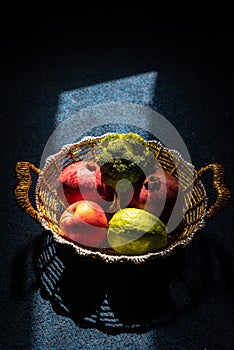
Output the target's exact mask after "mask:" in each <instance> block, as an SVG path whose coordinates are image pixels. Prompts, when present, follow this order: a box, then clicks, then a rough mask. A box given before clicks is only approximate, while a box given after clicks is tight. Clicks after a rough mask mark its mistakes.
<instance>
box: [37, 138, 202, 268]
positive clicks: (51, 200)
mask: <svg viewBox="0 0 234 350" xmlns="http://www.w3.org/2000/svg"><path fill="white" fill-rule="evenodd" d="M102 137H104V136H102ZM102 137H95V138H92V137H87V138H85V139H83V140H82V141H81V142H79V143H75V144H71V145H66V146H64V147H63V148H62V150H61V151H60V152H59V153H57V154H55V155H52V156H50V157H48V159H47V161H46V164H45V167H44V169H43V171H42V172H41V173H40V175H39V179H38V182H37V186H36V204H37V209H38V212H39V214H40V221H41V223H42V225H43V227H44V228H45V229H49V230H50V231H52V233H53V234H54V237H55V239H56V240H57V241H58V242H60V243H63V244H69V245H70V244H71V245H73V246H74V248H75V249H76V250H77V252H78V253H79V254H81V255H91V256H93V257H94V258H95V257H101V258H104V259H105V260H107V261H124V260H134V262H141V261H143V260H145V259H147V258H148V257H157V256H162V255H167V254H169V253H170V251H171V250H172V249H173V248H174V247H175V246H177V245H181V244H187V243H188V242H189V241H190V239H192V236H193V235H194V233H195V232H196V231H197V230H198V229H200V228H202V227H203V226H204V217H205V214H206V202H207V198H206V191H205V189H204V186H203V184H202V182H201V181H200V180H199V178H198V176H197V173H196V171H195V170H194V167H193V166H192V165H191V164H189V163H187V162H185V161H184V160H183V159H182V157H181V155H180V154H179V153H178V152H177V151H174V150H168V149H166V148H165V147H164V146H162V144H161V143H159V142H156V141H148V145H149V146H150V148H151V149H152V151H153V152H154V154H155V157H156V159H157V161H158V162H159V164H160V165H161V167H162V169H163V170H164V171H166V172H168V173H170V174H172V175H173V176H174V177H176V178H179V183H180V186H181V188H182V190H183V194H184V207H183V219H182V221H181V223H180V224H179V226H178V227H177V228H176V229H175V230H174V231H173V232H172V233H170V234H169V236H168V245H167V247H166V248H165V249H164V250H163V251H159V252H156V253H148V254H145V255H142V256H134V257H133V256H120V255H117V254H116V253H115V252H114V251H113V250H112V249H110V248H100V249H98V248H96V249H92V248H90V249H89V248H88V249H87V248H86V247H82V246H79V245H75V244H73V243H71V242H68V241H66V240H65V239H64V238H63V233H62V231H61V229H60V227H59V221H60V217H61V215H62V213H63V212H64V210H65V209H66V204H65V203H63V202H62V201H61V200H60V199H59V198H58V195H57V190H56V183H57V181H56V180H57V178H58V177H59V175H60V174H61V171H62V170H63V169H64V168H65V167H67V166H68V165H70V164H72V163H74V162H79V161H82V160H93V161H95V159H96V156H97V154H98V152H101V148H99V144H100V141H101V139H102Z"/></svg>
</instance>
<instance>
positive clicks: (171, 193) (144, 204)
mask: <svg viewBox="0 0 234 350" xmlns="http://www.w3.org/2000/svg"><path fill="white" fill-rule="evenodd" d="M178 185H179V184H178V180H177V179H176V178H175V177H174V176H172V175H171V174H169V173H167V172H164V171H163V170H161V169H157V170H156V171H155V172H154V173H153V174H150V175H148V176H147V177H146V179H145V181H144V182H143V186H142V189H141V191H140V194H139V196H134V198H133V200H132V201H131V203H130V205H129V207H131V206H132V207H136V208H139V209H144V210H147V211H148V212H150V213H152V214H154V215H156V216H158V217H159V218H160V219H161V220H162V221H163V222H164V224H166V223H167V222H168V220H169V218H170V215H171V213H172V210H173V208H174V206H175V203H176V200H177V196H178Z"/></svg>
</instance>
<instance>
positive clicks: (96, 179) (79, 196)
mask: <svg viewBox="0 0 234 350" xmlns="http://www.w3.org/2000/svg"><path fill="white" fill-rule="evenodd" d="M57 193H58V197H59V198H60V199H62V200H66V201H67V203H68V204H69V205H70V204H72V203H75V202H77V201H79V200H90V201H94V202H96V203H99V204H100V203H102V201H103V200H105V201H111V200H113V189H112V188H111V187H110V186H108V185H106V184H105V183H104V182H103V181H102V179H101V170H100V167H99V166H98V164H97V163H95V162H94V161H85V160H82V161H79V162H76V163H72V164H70V165H68V166H67V167H66V168H64V169H63V170H62V172H61V174H60V176H59V177H58V180H57Z"/></svg>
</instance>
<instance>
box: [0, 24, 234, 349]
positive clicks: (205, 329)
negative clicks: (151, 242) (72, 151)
mask: <svg viewBox="0 0 234 350" xmlns="http://www.w3.org/2000/svg"><path fill="white" fill-rule="evenodd" d="M73 19H74V18H73ZM112 20H113V21H112ZM120 22H121V21H120V19H116V20H114V19H112V18H109V19H108V20H107V19H105V21H102V22H101V23H102V24H100V26H98V23H99V22H98V21H97V20H96V21H93V19H92V20H91V21H90V22H88V25H85V24H86V23H87V22H85V21H82V22H79V24H78V23H77V22H75V21H69V20H68V18H67V21H66V22H63V25H61V18H58V19H56V20H55V19H54V21H53V22H52V23H50V22H49V21H48V22H47V23H45V24H43V23H40V22H35V23H34V21H33V20H30V21H28V23H27V22H24V24H23V25H22V27H20V28H19V30H18V31H12V33H11V34H8V37H7V38H6V37H4V36H3V38H2V39H3V40H2V49H3V53H2V56H1V85H2V86H1V119H0V123H1V142H2V146H1V151H2V153H1V182H2V186H1V187H0V191H1V217H2V219H1V239H0V240H1V244H0V254H1V265H0V271H1V283H0V289H1V290H0V308H1V309H0V311H1V312H0V315H1V316H0V345H1V349H3V350H8V349H9V350H11V349H12V350H14V349H24V350H28V349H43V350H44V349H56V350H62V349H66V350H71V349H129V350H133V349H160V350H164V349H166V350H170V349H179V350H183V349H186V350H187V349H191V350H200V349H203V350H204V349H207V350H209V349H212V350H217V349H225V350H226V349H227V350H229V349H232V348H233V347H234V339H233V321H234V319H233V291H234V290H233V277H234V276H233V251H234V249H233V248H234V246H233V201H232V202H231V203H230V205H229V207H228V208H226V209H225V210H224V211H223V212H222V213H220V214H219V215H218V216H217V217H215V218H213V219H211V220H209V221H208V222H207V227H206V228H205V229H204V230H203V231H202V233H201V234H200V239H199V240H196V241H195V242H194V244H193V245H191V247H189V248H188V249H186V250H185V251H184V252H183V253H182V254H181V255H178V256H177V257H176V258H175V261H174V260H173V261H172V265H173V266H174V270H173V271H172V272H173V273H172V275H173V276H174V273H176V272H178V276H177V279H175V280H174V283H173V284H172V283H171V284H170V285H169V287H168V281H167V278H166V279H165V278H164V277H165V276H164V277H163V278H162V276H161V275H160V274H155V275H153V274H152V272H151V269H152V266H150V267H148V270H147V274H144V272H142V271H136V270H135V271H133V270H132V269H131V268H130V267H126V269H124V270H121V268H117V267H116V268H115V267H113V270H111V269H110V270H109V269H108V271H106V269H105V268H103V269H102V268H99V267H95V269H96V270H95V273H96V275H95V277H96V278H95V279H94V280H93V285H92V286H91V287H90V279H92V278H93V276H92V273H93V270H92V268H91V267H92V266H91V267H90V265H89V264H88V263H87V264H85V263H84V262H82V261H81V262H79V261H73V260H72V258H71V257H69V258H70V260H69V259H68V261H67V260H66V259H67V258H66V257H63V259H64V264H65V265H66V264H67V265H66V266H69V267H67V270H66V273H65V274H64V275H63V281H61V283H60V288H61V295H62V298H63V303H65V304H66V306H67V307H68V308H70V310H72V315H68V314H67V313H66V312H62V310H61V309H59V308H58V305H57V304H56V303H54V302H53V301H54V298H53V296H52V297H51V296H49V295H48V293H46V292H45V291H44V290H43V288H44V285H43V284H41V285H40V283H39V281H40V278H38V277H40V276H38V270H34V268H33V262H35V260H37V257H38V254H39V251H38V250H39V248H40V249H41V244H42V243H43V240H42V237H43V236H42V229H41V227H40V225H39V224H37V223H35V222H34V221H33V220H32V219H31V218H29V217H28V216H27V215H26V214H24V213H23V212H21V211H20V210H19V209H18V207H17V206H16V204H15V201H14V197H13V191H14V188H15V186H16V181H15V174H14V168H15V164H16V162H17V161H19V160H27V161H30V162H32V163H34V164H35V165H36V166H39V164H40V159H41V154H42V152H43V149H44V146H45V144H46V142H47V139H48V137H49V136H50V134H51V133H52V132H53V130H54V128H55V127H56V117H57V118H58V120H57V122H59V121H61V120H62V119H61V118H63V117H66V113H65V114H63V112H66V111H67V109H66V110H64V106H66V105H64V97H66V96H68V101H67V102H66V103H67V106H68V105H69V98H70V97H69V96H71V95H72V96H73V97H74V94H78V96H79V98H80V101H79V102H78V106H80V107H85V106H89V105H93V104H95V103H97V101H98V102H103V101H104V102H105V101H109V100H112V99H113V100H122V99H124V100H125V101H130V102H138V103H142V104H150V105H151V106H153V108H155V109H156V110H157V111H158V112H160V113H161V114H163V115H164V116H165V117H166V118H167V119H168V120H169V121H170V122H171V123H172V124H173V125H174V126H175V127H176V128H177V130H178V131H179V133H180V135H181V136H182V137H183V139H184V141H185V143H186V144H187V146H188V149H189V152H190V155H191V158H192V161H193V163H194V165H195V167H196V169H199V168H200V167H201V166H204V165H206V164H208V163H211V162H220V163H221V164H223V165H224V166H225V168H226V171H227V177H226V183H227V184H228V186H229V187H230V188H231V190H232V192H233V191H234V188H233V184H232V177H233V171H234V167H233V151H234V150H233V125H234V124H233V117H234V115H233V113H234V108H233V107H234V106H233V92H234V91H233V82H234V80H233V67H232V64H233V32H232V31H230V29H229V30H228V29H227V30H225V29H223V31H221V30H220V31H218V30H217V29H216V30H212V29H210V30H200V31H198V30H195V29H192V28H188V29H187V30H185V28H182V26H181V27H179V28H177V27H173V26H172V25H171V26H170V27H169V28H168V27H167V29H166V26H164V27H160V26H159V25H158V26H155V25H154V21H153V20H152V19H151V20H150V21H149V22H148V21H147V20H145V21H142V20H141V21H140V20H138V19H136V20H135V21H134V19H132V20H131V21H130V22H129V21H128V20H127V18H125V21H124V20H122V22H121V26H120ZM65 24H66V25H65ZM106 24H108V25H107V27H108V30H107V27H106ZM130 24H131V25H130ZM27 25H28V26H27ZM65 27H66V30H65V29H64V28H65ZM29 28H30V29H31V30H30V31H29V30H28V29H29ZM98 28H99V29H98ZM149 72H157V73H158V75H157V79H156V85H155V87H154V84H152V81H151V80H147V77H148V78H149V77H150V79H151V78H152V74H149ZM132 76H135V77H133V78H131V77H132ZM136 76H141V77H142V76H143V77H145V78H144V79H145V80H144V79H143V80H139V81H140V84H139V87H138V88H137V89H136V88H134V87H135V86H136V85H135V83H134V82H135V80H136V79H138V78H136ZM126 77H127V78H128V79H127V83H126V80H125V78H126ZM117 79H122V80H121V81H120V82H121V83H120V82H114V80H117ZM110 81H112V83H110ZM131 82H132V83H133V84H132V86H131ZM102 83H104V88H103V85H102ZM105 84H106V85H105ZM90 86H93V87H92V88H91V90H89V89H90V88H89V87H90ZM95 86H96V88H95ZM100 87H101V90H100ZM126 87H127V88H126ZM81 88H82V89H83V90H78V89H81ZM84 88H86V90H84ZM139 89H141V93H139ZM73 90H74V92H72V91H73ZM82 91H83V92H82ZM90 91H91V92H90ZM61 94H63V95H62V96H63V98H62V99H61V98H60V97H61ZM97 96H98V100H97ZM59 98H60V99H59ZM65 99H66V98H65ZM34 180H35V179H34ZM207 186H209V188H210V179H208V180H207ZM210 195H211V196H212V195H213V193H212V191H211V194H210ZM71 263H72V264H73V263H74V264H77V265H72V264H71ZM76 266H77V269H75V268H74V267H76ZM162 269H164V270H163V271H165V273H167V268H166V267H165V266H164V267H162ZM78 271H80V273H78ZM170 271H171V269H170ZM86 272H87V274H88V275H87V274H86ZM76 273H77V274H76ZM148 275H150V276H151V279H148V278H146V277H148ZM87 276H88V277H89V278H87ZM97 276H99V277H100V278H97ZM129 276H130V277H131V278H130V277H129ZM159 276H160V278H158V279H157V277H159ZM169 277H171V276H169ZM169 277H168V279H169V280H170V278H169ZM131 279H132V280H131ZM155 280H156V283H157V284H158V285H159V289H160V291H159V290H158V291H157V292H155V287H154V285H153V282H154V281H155ZM162 280H163V282H164V283H162ZM100 281H103V283H100ZM138 281H139V284H138ZM94 282H95V283H94ZM67 286H70V288H67ZM162 286H163V287H162ZM89 287H90V288H89ZM137 288H139V289H140V292H139V290H138V292H137V293H136V295H133V294H134V290H137ZM107 290H108V292H109V295H110V304H111V307H112V310H113V311H114V312H115V317H118V318H119V319H120V320H122V321H123V322H124V323H125V324H126V323H130V324H131V322H132V323H134V322H136V321H139V319H140V320H141V321H143V322H145V323H147V321H148V320H151V319H154V320H156V322H155V324H154V325H153V327H151V328H150V329H143V328H142V329H138V330H136V331H135V332H134V331H131V332H130V331H129V329H127V328H126V329H121V330H117V331H115V332H114V331H113V329H112V328H108V327H107V328H104V329H103V328H102V327H89V326H87V325H86V326H85V325H80V326H78V325H76V324H75V321H77V320H78V321H79V317H80V313H79V310H81V312H83V313H84V314H85V313H87V314H90V309H95V307H97V306H98V305H99V306H100V302H101V300H103V299H102V298H103V296H105V292H106V291H107ZM71 291H72V292H71ZM154 292H155V293H156V294H154ZM92 293H93V294H92ZM155 295H156V298H155ZM76 296H77V299H79V300H76ZM141 296H144V298H142V297H141ZM80 299H81V300H80ZM89 300H92V302H90V303H89ZM159 300H160V302H159ZM83 301H84V302H83ZM134 304H135V305H134ZM151 305H152V306H151ZM156 306H157V307H156ZM159 306H160V307H159ZM125 307H126V309H125ZM78 308H80V309H79V310H78ZM126 310H128V312H126ZM92 311H93V310H91V312H92ZM137 311H139V312H137Z"/></svg>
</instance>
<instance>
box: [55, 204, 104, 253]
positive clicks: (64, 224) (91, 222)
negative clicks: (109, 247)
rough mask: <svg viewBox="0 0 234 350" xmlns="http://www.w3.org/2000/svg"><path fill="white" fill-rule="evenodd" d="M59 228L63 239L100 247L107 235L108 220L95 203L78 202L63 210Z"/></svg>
mask: <svg viewBox="0 0 234 350" xmlns="http://www.w3.org/2000/svg"><path fill="white" fill-rule="evenodd" d="M60 228H61V230H62V232H63V234H64V237H65V238H67V239H69V240H71V241H73V242H74V243H78V244H81V245H85V246H90V247H101V246H102V244H103V243H104V241H105V238H106V235H107V228H108V220H107V217H106V214H105V212H104V211H103V209H102V208H101V207H100V206H99V205H98V204H97V203H94V202H92V201H86V200H80V201H78V202H75V203H73V204H71V205H70V206H69V207H68V208H67V209H65V211H64V212H63V214H62V216H61V218H60Z"/></svg>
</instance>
